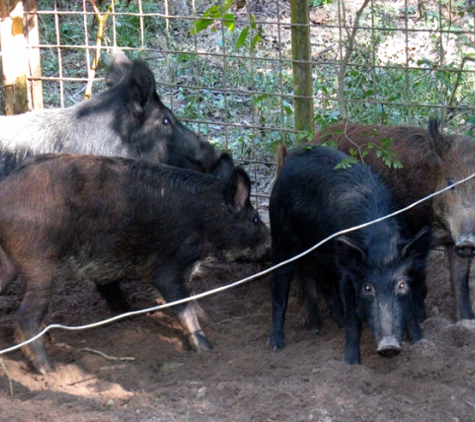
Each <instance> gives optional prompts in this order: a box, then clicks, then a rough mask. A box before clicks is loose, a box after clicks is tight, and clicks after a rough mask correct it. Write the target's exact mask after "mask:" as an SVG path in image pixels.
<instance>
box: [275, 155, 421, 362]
mask: <svg viewBox="0 0 475 422" xmlns="http://www.w3.org/2000/svg"><path fill="white" fill-rule="evenodd" d="M344 157H345V154H343V153H342V152H340V151H337V150H335V149H332V148H326V147H314V148H305V147H304V148H303V149H297V150H295V151H294V152H292V153H291V154H289V155H288V156H287V158H286V159H285V161H284V164H283V166H282V168H281V170H280V172H279V174H278V176H277V180H276V182H275V185H274V188H273V190H272V194H271V198H270V206H269V212H270V223H271V234H272V263H273V264H274V265H276V264H278V263H280V262H283V261H285V260H287V259H289V258H292V257H294V256H296V255H298V254H299V253H301V252H303V251H304V250H306V249H308V248H310V247H312V246H313V245H315V244H317V243H318V242H319V241H321V240H323V239H324V238H326V237H328V236H330V235H332V234H334V233H336V232H339V231H341V230H344V229H347V228H350V227H354V226H357V225H360V224H363V223H367V222H369V221H372V220H375V219H377V218H380V217H383V216H385V215H388V214H390V213H392V212H394V211H395V210H396V204H395V202H394V200H393V199H392V196H391V193H390V191H389V189H388V188H387V187H386V185H385V184H384V182H383V181H382V180H381V178H380V177H379V176H378V175H377V174H374V173H373V172H372V171H371V169H370V168H369V166H365V165H362V164H355V165H353V166H351V167H350V168H348V169H335V166H336V165H337V164H338V163H339V162H341V161H342V159H343V158H344ZM429 247H430V230H429V229H427V228H426V229H422V230H421V231H420V232H419V233H418V234H417V235H416V236H414V237H410V236H409V231H408V229H407V227H406V225H405V222H404V219H403V218H402V217H400V216H396V217H392V218H390V219H386V220H383V221H381V222H379V223H376V224H373V225H370V226H368V227H365V228H362V229H360V230H357V231H353V232H350V233H348V234H347V235H344V236H338V237H337V238H335V239H332V240H330V241H329V242H327V243H325V244H323V245H322V246H320V247H319V248H317V249H315V250H314V251H313V252H311V253H310V254H309V255H307V256H306V260H305V262H304V265H305V266H308V261H309V260H312V261H313V265H314V267H315V274H316V278H317V279H318V280H319V281H318V283H319V284H322V283H325V284H327V286H328V290H332V288H333V286H335V285H339V287H340V291H341V292H342V296H343V300H344V305H345V327H346V346H345V360H346V361H347V362H348V363H350V364H355V363H359V362H360V338H361V329H362V322H367V323H368V324H369V326H370V328H371V331H372V333H373V335H374V338H375V340H376V343H377V351H378V353H380V354H383V355H392V354H394V353H397V352H398V351H399V350H400V349H401V341H402V337H403V334H404V331H405V330H406V331H407V334H408V337H409V339H410V340H411V341H413V342H414V341H418V340H419V339H420V338H421V330H420V327H419V324H418V322H417V318H416V315H415V295H417V294H419V293H418V292H419V286H417V285H416V283H417V282H418V281H419V280H420V277H419V274H420V273H421V272H424V271H425V261H426V257H427V255H428V252H429ZM299 264H300V262H299V261H294V262H293V263H290V264H287V265H285V266H283V267H280V268H278V269H276V270H274V272H273V280H272V327H271V331H270V337H269V345H270V346H271V347H273V348H281V347H283V345H284V319H285V311H286V306H287V299H288V294H289V286H290V282H291V279H292V277H293V275H294V273H295V270H296V268H297V267H298V266H299Z"/></svg>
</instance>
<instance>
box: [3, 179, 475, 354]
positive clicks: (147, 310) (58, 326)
mask: <svg viewBox="0 0 475 422" xmlns="http://www.w3.org/2000/svg"><path fill="white" fill-rule="evenodd" d="M474 177H475V173H473V174H471V175H470V176H468V177H466V178H464V179H462V180H459V181H458V182H455V183H454V184H452V185H450V186H447V187H445V188H444V189H441V190H439V191H437V192H434V193H432V194H430V195H428V196H426V197H424V198H422V199H419V200H418V201H416V202H414V203H412V204H411V205H408V206H407V207H405V208H402V209H400V210H398V211H395V212H393V213H391V214H388V215H385V216H384V217H380V218H377V219H376V220H373V221H369V222H368V223H364V224H360V225H359V226H354V227H351V228H348V229H345V230H341V231H339V232H337V233H334V234H332V235H331V236H328V237H327V238H326V239H323V240H322V241H320V242H318V243H317V244H316V245H314V246H312V247H311V248H310V249H307V250H306V251H304V252H302V253H300V254H299V255H296V256H294V257H293V258H290V259H288V260H286V261H282V262H280V263H279V264H276V265H274V266H273V267H270V268H268V269H266V270H264V271H261V272H259V273H257V274H254V275H251V276H249V277H246V278H243V279H241V280H238V281H235V282H234V283H230V284H227V285H225V286H221V287H217V288H216V289H212V290H208V291H207V292H203V293H199V294H197V295H194V296H190V297H187V298H185V299H180V300H177V301H175V302H170V303H164V304H162V305H157V306H153V307H151V308H146V309H141V310H139V311H133V312H126V313H124V314H121V315H117V316H115V317H112V318H108V319H105V320H102V321H98V322H94V323H92V324H86V325H78V326H73V327H70V326H67V325H61V324H51V325H48V326H47V327H46V328H44V329H43V330H42V331H40V332H39V333H38V334H37V335H35V336H34V337H31V338H30V339H28V340H26V341H24V342H22V343H20V344H17V345H15V346H12V347H10V348H8V349H4V350H0V355H3V354H5V353H9V352H12V351H14V350H17V349H19V348H20V347H23V346H25V345H27V344H29V343H31V342H33V341H35V340H37V339H38V338H40V337H42V336H43V335H44V334H46V333H47V332H48V331H49V330H51V329H53V328H61V329H63V330H69V331H78V330H86V329H89V328H95V327H99V326H101V325H105V324H109V323H111V322H114V321H117V320H120V319H123V318H128V317H130V316H133V315H140V314H144V313H147V312H153V311H158V310H160V309H164V308H169V307H171V306H174V305H179V304H181V303H186V302H189V301H191V300H196V299H201V298H203V297H206V296H210V295H213V294H216V293H220V292H222V291H224V290H228V289H231V288H233V287H236V286H239V285H241V284H244V283H247V282H248V281H251V280H254V279H256V278H259V277H262V276H264V275H267V274H269V273H270V272H271V271H274V270H275V269H277V268H280V267H282V266H284V265H287V264H289V263H291V262H293V261H296V260H297V259H300V258H302V257H303V256H305V255H307V254H309V253H310V252H312V251H314V250H315V249H317V248H319V247H320V246H321V245H323V244H324V243H326V242H328V241H329V240H331V239H333V238H335V237H337V236H341V235H342V234H345V233H350V232H353V231H356V230H359V229H362V228H364V227H367V226H370V225H372V224H375V223H379V222H380V221H383V220H386V219H388V218H391V217H394V216H396V215H398V214H401V213H403V212H405V211H407V210H409V209H411V208H414V207H415V206H417V205H419V204H421V203H422V202H424V201H427V200H428V199H431V198H433V197H434V196H437V195H440V194H441V193H443V192H445V191H447V190H450V189H453V188H454V187H455V186H457V185H460V184H462V183H465V182H466V181H468V180H470V179H472V178H474Z"/></svg>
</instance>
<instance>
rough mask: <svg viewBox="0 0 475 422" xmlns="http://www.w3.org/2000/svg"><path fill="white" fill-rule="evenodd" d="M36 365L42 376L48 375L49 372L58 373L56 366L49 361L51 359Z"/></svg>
mask: <svg viewBox="0 0 475 422" xmlns="http://www.w3.org/2000/svg"><path fill="white" fill-rule="evenodd" d="M34 365H35V366H36V368H37V369H38V371H39V372H40V373H41V374H42V375H46V374H48V373H49V372H54V371H56V368H55V367H54V365H53V364H52V363H51V362H50V361H49V359H46V360H44V361H43V362H41V363H39V362H34Z"/></svg>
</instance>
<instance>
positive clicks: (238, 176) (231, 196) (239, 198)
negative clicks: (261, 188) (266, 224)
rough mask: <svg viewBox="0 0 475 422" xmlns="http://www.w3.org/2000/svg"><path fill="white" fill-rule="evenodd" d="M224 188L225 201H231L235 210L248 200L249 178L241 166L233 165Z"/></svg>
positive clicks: (239, 208) (249, 191)
mask: <svg viewBox="0 0 475 422" xmlns="http://www.w3.org/2000/svg"><path fill="white" fill-rule="evenodd" d="M225 190H226V191H225V196H226V199H227V201H229V202H231V203H232V204H233V205H234V207H235V209H236V210H237V211H240V210H241V209H242V208H243V207H244V206H245V205H246V203H247V202H248V201H249V195H250V193H251V180H250V179H249V176H248V175H247V173H246V172H245V171H244V170H243V169H242V168H241V167H234V169H233V171H232V173H231V176H230V178H229V181H228V182H227V183H226V188H225Z"/></svg>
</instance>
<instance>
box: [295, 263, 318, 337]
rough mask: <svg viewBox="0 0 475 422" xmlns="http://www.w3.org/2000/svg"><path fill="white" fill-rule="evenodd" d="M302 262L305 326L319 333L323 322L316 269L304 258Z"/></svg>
mask: <svg viewBox="0 0 475 422" xmlns="http://www.w3.org/2000/svg"><path fill="white" fill-rule="evenodd" d="M301 260H302V262H300V263H299V264H298V275H299V281H300V286H301V288H300V291H301V294H302V300H299V302H303V303H304V304H305V310H306V314H307V317H306V318H305V319H304V321H305V323H304V325H308V327H309V328H310V330H312V331H313V332H315V333H318V330H319V329H320V328H321V327H322V325H323V322H322V318H321V316H320V310H319V307H318V300H317V283H316V275H315V267H314V266H313V265H312V264H311V263H310V262H308V263H307V262H305V261H303V260H304V258H302V259H301Z"/></svg>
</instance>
